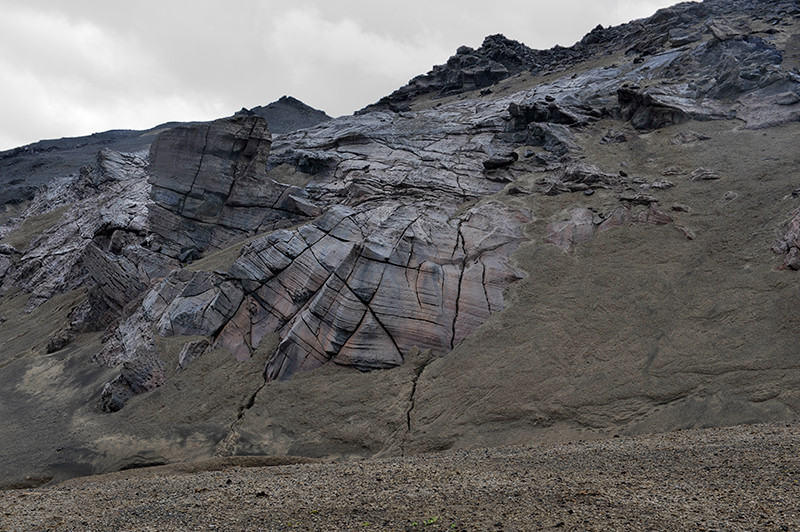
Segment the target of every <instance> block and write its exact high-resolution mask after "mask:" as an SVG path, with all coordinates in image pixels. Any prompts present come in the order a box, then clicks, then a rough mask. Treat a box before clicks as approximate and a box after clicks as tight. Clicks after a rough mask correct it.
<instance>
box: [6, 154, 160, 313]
mask: <svg viewBox="0 0 800 532" xmlns="http://www.w3.org/2000/svg"><path fill="white" fill-rule="evenodd" d="M145 167H146V162H145V160H144V159H143V158H142V157H140V156H137V155H131V154H121V153H118V152H114V151H112V150H109V149H103V150H101V151H100V152H99V154H98V156H97V165H96V166H92V167H84V168H83V169H82V171H81V173H80V175H79V176H78V177H74V178H71V179H67V180H63V181H58V182H54V183H52V184H51V185H50V186H49V187H48V188H47V189H45V190H44V191H42V193H41V194H39V195H38V196H37V198H36V199H35V200H34V201H33V202H32V203H31V205H30V206H29V207H28V209H27V212H26V213H25V215H24V217H28V218H30V217H36V216H38V217H52V220H53V222H54V225H53V226H52V227H49V228H48V229H46V230H45V231H44V232H43V233H42V234H40V235H36V236H34V237H33V238H32V240H31V241H30V243H29V247H28V249H27V250H26V251H25V252H24V253H22V254H21V256H20V257H19V258H18V259H16V260H15V262H14V267H13V269H8V271H7V272H6V275H5V276H4V277H3V289H4V290H8V289H9V288H10V287H12V286H15V287H22V288H23V289H25V290H26V291H28V292H29V293H30V294H31V297H30V301H29V304H28V308H29V309H30V308H32V307H35V306H37V305H38V304H41V303H42V302H44V301H47V300H48V299H50V298H51V297H53V296H54V295H56V294H59V293H64V292H67V291H70V290H74V289H76V288H79V287H81V286H86V285H96V286H98V287H99V289H100V290H101V291H102V292H103V293H104V294H105V296H106V297H105V300H106V302H107V303H109V304H110V305H111V306H112V307H113V308H115V309H116V310H117V311H120V310H121V309H122V307H123V306H124V305H125V304H126V303H127V302H129V301H130V300H132V299H133V298H134V297H135V296H136V295H138V294H139V293H141V292H142V291H143V290H144V289H145V288H147V286H148V285H149V283H150V280H151V279H153V278H155V277H158V276H160V275H164V274H165V273H166V272H167V271H169V269H170V268H171V267H172V266H173V265H174V264H173V263H172V262H171V261H169V260H168V259H167V258H166V257H163V256H162V255H160V254H156V253H155V252H154V251H152V250H151V249H149V247H148V244H149V239H148V236H147V233H148V231H147V207H146V205H147V203H148V194H149V186H148V185H147V181H146V178H145Z"/></svg>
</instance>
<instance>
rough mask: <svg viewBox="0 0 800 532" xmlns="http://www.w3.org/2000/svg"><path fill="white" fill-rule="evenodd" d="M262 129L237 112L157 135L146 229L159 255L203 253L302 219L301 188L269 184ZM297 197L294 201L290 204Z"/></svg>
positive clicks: (258, 121) (260, 122)
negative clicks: (156, 237) (147, 226)
mask: <svg viewBox="0 0 800 532" xmlns="http://www.w3.org/2000/svg"><path fill="white" fill-rule="evenodd" d="M271 139H272V136H271V134H270V132H269V129H268V127H267V122H266V121H265V120H264V119H263V118H261V117H259V116H257V115H251V114H247V113H240V114H237V115H235V116H233V117H230V118H224V119H220V120H215V121H213V122H209V123H203V124H195V125H189V126H182V127H176V128H174V129H171V130H168V131H165V132H164V133H161V134H160V135H159V136H158V138H157V139H156V141H155V142H154V143H153V145H152V146H151V149H150V166H149V168H148V174H149V178H148V179H149V182H150V183H151V185H152V191H151V198H152V203H151V204H149V205H148V210H149V218H148V221H149V224H150V229H151V230H152V231H153V232H154V233H156V235H158V237H159V238H158V240H157V244H156V245H157V246H158V248H159V251H160V252H161V253H163V254H165V255H168V256H170V257H173V258H176V259H179V260H181V261H182V262H190V261H191V260H194V259H196V258H198V257H199V256H201V254H202V253H204V252H205V251H207V250H209V249H212V250H213V249H219V248H220V247H223V246H224V245H225V244H227V243H229V242H231V241H233V240H235V239H236V238H241V237H242V236H246V235H249V234H253V233H255V232H263V231H266V230H269V229H272V228H275V227H276V226H278V227H279V226H281V225H291V224H292V223H293V221H298V220H302V219H305V218H307V208H304V206H302V205H300V206H298V203H299V202H302V198H303V197H304V196H306V193H305V191H304V190H303V189H301V188H298V187H293V186H291V185H287V184H284V183H278V182H276V181H274V180H272V179H269V176H268V175H267V169H266V162H267V157H268V156H269V150H270V145H271V143H272V140H271ZM295 198H297V199H295Z"/></svg>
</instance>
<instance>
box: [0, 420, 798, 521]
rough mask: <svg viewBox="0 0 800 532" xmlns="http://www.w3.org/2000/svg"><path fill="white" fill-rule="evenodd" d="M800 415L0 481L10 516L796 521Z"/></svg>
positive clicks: (5, 516) (1, 513)
mask: <svg viewBox="0 0 800 532" xmlns="http://www.w3.org/2000/svg"><path fill="white" fill-rule="evenodd" d="M798 449H800V422H792V423H778V424H765V425H752V426H747V425H745V426H739V427H733V428H721V429H705V430H686V431H677V432H670V433H664V434H658V435H652V436H639V437H622V438H614V439H609V440H602V441H593V442H576V443H567V444H548V445H539V446H536V445H534V446H530V447H516V448H504V449H484V450H472V451H449V452H444V453H438V454H428V455H420V456H414V457H407V458H393V459H380V460H364V461H358V462H346V463H304V464H293V465H280V466H272V467H244V466H243V465H242V464H244V462H242V461H239V462H236V463H233V462H231V463H229V464H227V465H225V464H224V462H223V463H220V462H217V463H216V464H215V466H214V467H213V468H212V467H209V468H208V469H213V470H203V467H198V468H191V467H184V468H183V469H178V470H176V469H175V468H174V467H173V468H172V469H170V468H169V467H167V468H148V469H142V470H133V471H123V472H118V473H113V474H110V475H105V476H98V477H85V478H81V479H74V480H71V481H68V482H65V483H63V484H60V485H57V486H54V487H49V488H39V489H27V490H8V491H5V492H0V508H2V510H0V530H20V531H30V530H159V531H162V530H368V529H373V530H539V529H548V528H562V529H566V530H685V529H692V530H798V529H800V457H798Z"/></svg>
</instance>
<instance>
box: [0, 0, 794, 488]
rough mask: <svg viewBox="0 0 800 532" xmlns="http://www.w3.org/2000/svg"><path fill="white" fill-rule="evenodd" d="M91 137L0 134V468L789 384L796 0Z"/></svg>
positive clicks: (740, 5) (738, 405)
mask: <svg viewBox="0 0 800 532" xmlns="http://www.w3.org/2000/svg"><path fill="white" fill-rule="evenodd" d="M268 111H269V112H271V113H272V115H270V114H269V112H268ZM265 117H266V118H265ZM99 135H100V136H103V135H105V137H103V138H104V139H106V137H108V139H110V138H111V137H110V136H114V137H113V138H115V139H118V140H119V139H121V140H119V142H117V143H116V144H114V143H112V142H110V141H109V142H106V143H105V145H104V146H103V147H99V146H98V145H97V144H92V143H91V142H90V141H88V140H87V141H81V142H82V146H81V147H80V150H83V151H75V150H77V149H78V148H76V147H74V146H72V147H69V146H66V145H64V142H67V141H66V140H62V141H49V143H48V142H42V143H38V144H37V145H32V146H30V147H25V148H20V149H17V150H12V151H10V152H5V153H3V154H0V172H1V173H0V178H1V179H2V180H3V183H5V182H9V183H11V182H12V181H13V182H14V187H15V188H13V189H7V190H9V191H12V192H13V193H12V192H8V193H6V194H5V195H4V196H2V201H3V202H4V204H3V209H4V210H3V212H2V213H0V223H1V224H2V225H0V283H1V284H0V290H2V292H0V338H2V347H0V418H2V419H3V420H5V422H4V424H3V428H2V431H3V438H4V441H5V442H6V445H5V446H4V449H3V455H2V456H3V461H2V475H1V476H0V478H2V480H3V482H5V484H4V485H6V486H21V485H36V484H42V483H46V482H49V481H58V480H62V479H65V478H68V477H72V476H76V475H84V474H92V473H103V472H109V471H116V470H120V469H126V468H131V467H141V466H146V465H156V464H165V463H170V462H181V461H189V460H198V459H207V458H211V457H213V456H231V455H256V454H258V455H296V456H302V457H306V458H314V457H324V458H356V457H370V456H395V455H405V454H413V453H422V452H428V451H437V450H444V449H465V448H476V447H485V446H498V445H514V444H522V443H527V444H530V443H532V442H545V441H568V440H578V439H598V438H604V437H611V436H613V435H619V434H639V433H648V432H662V431H667V430H673V429H681V428H694V427H714V426H724V425H735V424H742V423H754V422H764V421H789V420H793V419H796V418H797V416H798V412H800V359H798V357H797V352H796V339H795V332H796V331H797V329H798V325H799V324H800V323H798V317H797V313H796V312H794V311H793V301H794V300H795V299H796V298H795V296H796V293H797V287H798V282H799V281H798V278H797V273H796V271H797V270H798V269H800V258H799V257H800V255H799V254H800V251H798V250H800V200H798V195H800V192H798V191H799V190H800V188H798V187H800V182H798V169H799V168H800V155H799V153H800V152H798V150H797V139H798V138H800V6H798V3H797V2H796V1H787V0H768V1H752V0H706V1H705V2H702V3H694V2H693V3H689V2H687V3H682V4H678V5H676V6H674V7H671V8H667V9H662V10H660V11H658V12H657V13H655V14H654V15H653V16H652V17H650V18H647V19H642V20H637V21H633V22H630V23H628V24H624V25H622V26H618V27H614V28H603V27H601V26H598V27H597V28H595V29H594V30H592V32H591V33H589V34H588V35H586V37H584V38H583V39H582V40H581V41H580V42H578V43H576V44H575V45H574V46H572V47H569V48H563V47H556V48H553V49H551V50H545V51H540V50H532V49H530V48H528V47H526V46H525V45H524V44H522V43H519V42H516V41H513V40H511V39H508V38H506V37H504V36H502V35H493V36H490V37H487V38H486V39H485V41H484V42H483V45H482V46H481V47H480V48H478V49H472V48H469V47H461V48H459V49H458V50H457V51H456V54H455V55H454V56H453V57H451V58H450V59H449V60H448V61H447V62H446V64H443V65H440V66H436V67H434V68H433V70H431V71H430V72H429V73H428V74H425V75H421V76H418V77H416V78H414V79H412V80H411V81H410V82H409V83H408V85H406V86H404V87H401V88H400V89H398V90H397V91H395V92H394V93H392V94H390V95H388V96H386V97H385V98H382V99H381V100H380V101H378V102H376V103H374V104H372V105H369V106H367V107H365V108H364V109H362V110H361V111H359V112H357V113H356V114H354V115H353V116H345V117H340V118H336V119H330V117H327V116H326V115H324V113H321V112H319V111H315V110H313V109H311V108H309V107H307V106H305V105H304V104H302V103H301V102H298V101H297V100H295V99H293V98H289V97H284V98H282V99H281V100H279V102H276V103H275V104H270V105H269V106H265V107H259V108H255V109H252V110H246V109H243V110H242V111H240V112H239V113H237V114H235V115H234V116H232V117H228V118H222V119H219V120H215V121H212V122H204V123H190V124H165V125H163V126H160V127H159V128H156V129H154V130H151V131H149V132H147V133H146V134H145V133H140V134H139V133H137V134H134V133H125V134H122V133H112V132H109V133H107V134H99ZM108 139H106V140H108ZM123 140H124V142H123ZM59 142H60V143H59ZM115 142H116V141H115ZM98 148H99V151H98ZM70 150H72V151H70ZM86 150H91V151H92V158H91V159H90V160H88V161H87V160H84V159H85V158H86ZM59 154H60V155H59ZM65 154H67V155H68V156H67V155H65ZM56 155H59V157H60V158H58V159H54V157H55V156H56ZM36 161H40V162H42V165H41V166H40V167H37V168H42V169H43V170H41V171H40V172H38V173H37V172H34V171H33V170H30V169H31V168H34V167H35V163H36ZM26 169H28V170H26ZM26 172H28V173H30V177H29V178H28V177H26V176H27V174H26ZM4 190H5V189H4Z"/></svg>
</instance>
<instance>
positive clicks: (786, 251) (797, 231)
mask: <svg viewBox="0 0 800 532" xmlns="http://www.w3.org/2000/svg"><path fill="white" fill-rule="evenodd" d="M772 251H773V252H775V253H776V254H778V255H782V256H783V263H782V264H781V265H780V266H779V267H778V269H781V270H787V269H788V270H800V208H798V209H795V210H794V211H792V213H791V214H790V218H789V220H788V221H787V222H786V223H785V224H784V225H783V227H782V228H781V229H780V231H779V236H778V238H777V239H776V241H775V243H774V244H773V245H772Z"/></svg>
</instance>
